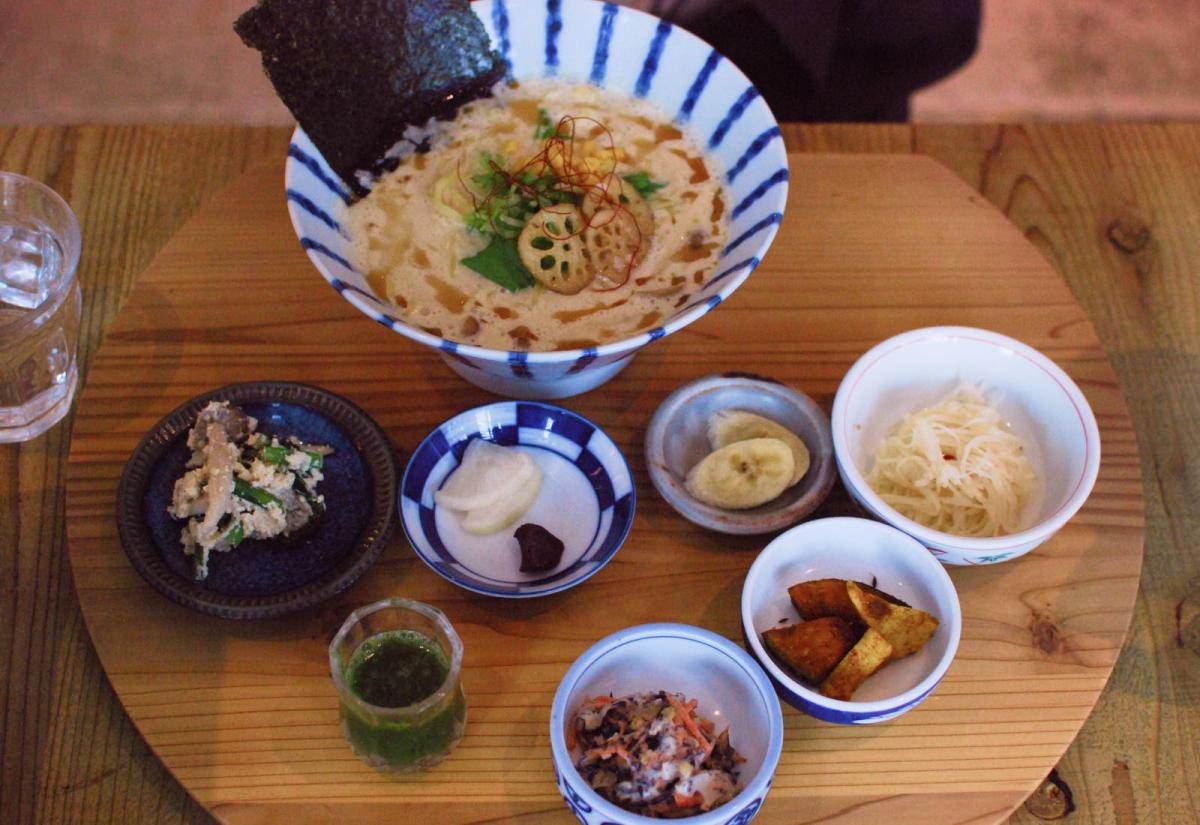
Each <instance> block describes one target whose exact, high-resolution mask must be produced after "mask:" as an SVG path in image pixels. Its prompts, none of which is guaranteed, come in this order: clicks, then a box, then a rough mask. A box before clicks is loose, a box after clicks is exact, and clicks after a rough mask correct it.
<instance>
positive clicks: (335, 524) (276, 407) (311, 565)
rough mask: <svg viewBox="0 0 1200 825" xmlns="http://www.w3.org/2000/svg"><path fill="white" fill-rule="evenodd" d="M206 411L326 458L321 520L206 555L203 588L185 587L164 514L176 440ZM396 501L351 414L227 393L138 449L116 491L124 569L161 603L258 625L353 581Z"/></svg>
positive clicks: (283, 388) (384, 463)
mask: <svg viewBox="0 0 1200 825" xmlns="http://www.w3.org/2000/svg"><path fill="white" fill-rule="evenodd" d="M212 400H227V401H230V402H232V403H234V404H236V405H238V406H239V407H241V408H242V409H243V410H245V411H246V413H247V414H248V415H251V416H253V417H255V418H257V419H258V429H259V431H260V432H263V433H266V434H267V435H278V436H281V437H282V436H287V435H294V436H297V437H299V438H300V439H302V440H304V441H306V442H309V443H313V444H328V445H329V446H331V447H333V449H334V452H333V454H332V455H330V456H328V457H327V458H326V460H325V465H324V473H325V478H324V480H323V481H322V482H321V486H320V492H321V493H323V494H324V496H325V502H326V508H327V509H326V512H325V513H323V514H322V515H321V516H320V517H319V518H318V519H317V520H316V521H315V522H314V523H313V525H312V526H311V527H310V528H309V529H307V530H305V531H303V532H302V533H300V534H298V535H296V536H293V537H289V538H279V539H271V540H266V541H253V540H249V541H245V542H243V543H242V544H241V545H239V546H238V547H237V548H236V549H235V550H232V551H230V552H228V553H216V554H213V556H212V558H211V560H210V561H209V573H208V577H207V578H206V579H204V581H196V580H195V578H194V577H193V573H192V569H193V568H192V559H191V557H190V556H187V555H185V554H184V552H183V548H182V545H181V544H180V541H179V534H180V530H181V529H182V527H183V522H182V521H178V520H176V519H174V518H172V517H171V516H170V515H168V514H167V505H168V504H169V503H170V500H171V493H172V490H173V488H174V485H175V479H177V478H179V477H180V476H181V475H182V474H183V472H184V464H185V462H186V461H187V459H188V456H189V454H190V452H189V450H188V448H187V445H186V441H187V432H188V430H189V429H190V428H191V426H192V424H193V422H194V421H195V418H196V414H197V413H198V412H199V411H200V410H201V409H202V408H203V407H204V406H205V405H206V404H207V403H208V402H209V401H212ZM395 497H396V463H395V456H394V455H393V452H392V447H391V444H390V442H389V441H388V438H387V435H386V434H385V433H384V432H383V430H381V429H380V428H379V426H378V425H377V424H375V422H374V421H372V420H371V419H370V418H369V417H368V416H367V415H366V413H364V412H363V411H362V410H361V409H359V408H358V407H356V406H355V405H353V404H351V403H350V402H349V401H346V400H345V399H344V398H340V397H339V396H336V395H334V394H333V393H330V392H326V391H325V390H322V389H318V388H317V387H311V386H306V385H304V384H291V383H282V382H259V383H253V384H233V385H230V386H228V387H222V388H221V389H219V390H214V391H213V392H209V393H205V394H204V395H201V396H198V397H197V398H194V399H193V400H191V401H189V402H188V403H186V404H184V405H183V406H181V407H179V408H177V409H176V410H174V411H173V412H171V413H170V414H169V415H168V416H167V417H166V418H164V419H162V420H161V421H160V422H158V424H156V425H155V426H154V428H153V429H152V430H151V431H150V432H149V433H148V434H147V435H146V437H145V438H143V439H142V442H141V443H140V444H139V445H138V447H137V449H136V450H134V452H133V455H132V456H131V457H130V459H129V463H128V464H127V465H126V467H125V473H124V475H123V476H122V478H121V484H120V486H119V487H118V490H117V523H118V527H119V529H120V534H121V542H122V544H123V545H124V546H125V552H126V553H127V554H128V556H129V559H130V561H131V562H132V563H133V566H134V567H135V568H136V569H137V571H138V572H139V573H140V574H141V575H142V577H143V578H145V579H146V581H148V582H149V583H150V584H151V585H153V586H154V588H155V589H157V590H158V591H159V592H160V593H162V594H163V595H165V596H167V597H168V598H169V599H171V600H173V601H175V602H178V603H179V604H182V605H185V606H187V607H191V608H194V609H196V610H200V611H202V612H204V613H211V614H213V615H217V616H223V617H226V618H239V619H249V618H266V617H270V616H279V615H283V614H285V613H290V612H293V611H296V610H301V609H303V608H305V607H309V606H311V605H313V604H316V603H317V602H320V601H322V600H324V599H326V598H329V597H330V596H332V595H334V594H335V593H339V592H341V591H342V590H344V589H346V588H347V587H349V586H350V585H351V584H352V583H353V582H354V581H355V580H356V579H357V578H358V577H359V576H361V575H362V574H363V572H364V571H365V570H366V569H367V568H368V567H369V566H370V565H371V564H372V562H374V561H375V559H376V558H377V557H378V556H379V553H380V552H381V551H382V550H383V547H384V545H385V544H386V542H387V538H388V536H389V535H390V533H391V531H392V528H393V514H394V510H395Z"/></svg>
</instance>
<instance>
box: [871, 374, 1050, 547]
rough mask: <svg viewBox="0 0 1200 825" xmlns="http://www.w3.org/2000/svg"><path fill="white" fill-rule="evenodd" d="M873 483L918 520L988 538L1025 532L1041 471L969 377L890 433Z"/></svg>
mask: <svg viewBox="0 0 1200 825" xmlns="http://www.w3.org/2000/svg"><path fill="white" fill-rule="evenodd" d="M867 483H868V484H869V485H871V489H873V490H874V491H875V492H876V493H878V494H879V496H880V498H882V499H883V500H884V501H885V502H887V504H888V505H890V506H891V507H893V508H895V509H896V511H897V512H899V513H900V514H901V515H903V516H904V517H906V518H909V519H912V520H913V521H915V522H917V523H918V524H922V525H924V526H926V527H931V528H933V529H934V530H940V531H941V532H944V533H952V534H954V535H958V536H971V537H990V536H1000V535H1004V534H1007V533H1015V532H1017V531H1018V530H1020V529H1021V513H1022V510H1023V509H1024V507H1025V504H1026V502H1028V501H1029V498H1030V496H1031V495H1032V494H1033V491H1034V488H1035V485H1036V484H1037V474H1036V473H1035V472H1034V469H1033V464H1032V462H1031V461H1030V460H1029V457H1028V456H1027V455H1026V454H1025V445H1024V443H1023V442H1022V441H1021V439H1020V438H1018V437H1017V436H1015V435H1013V434H1012V433H1011V432H1010V431H1009V428H1008V426H1007V425H1006V424H1005V422H1004V421H1003V420H1002V419H1001V417H1000V413H999V412H997V411H996V409H995V407H993V406H991V405H989V404H988V401H987V399H986V398H985V397H984V394H983V392H982V391H981V390H980V389H979V388H978V387H976V386H974V385H972V384H969V383H967V382H965V381H963V382H961V383H960V384H959V386H958V387H957V388H956V389H955V390H954V392H952V393H951V394H950V395H949V396H947V397H946V398H944V399H942V400H941V401H940V402H938V403H937V404H935V405H934V406H932V407H927V408H926V409H923V410H919V411H917V412H914V413H911V414H909V415H908V416H906V417H905V418H904V420H903V421H901V422H900V425H899V426H898V427H896V429H895V430H893V431H892V432H891V433H890V434H889V435H888V436H887V437H886V438H884V440H883V444H882V445H881V446H880V448H879V451H878V452H876V453H875V463H874V465H873V466H872V467H871V471H870V473H869V474H868V475H867Z"/></svg>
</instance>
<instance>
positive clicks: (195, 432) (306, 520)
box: [167, 401, 333, 580]
mask: <svg viewBox="0 0 1200 825" xmlns="http://www.w3.org/2000/svg"><path fill="white" fill-rule="evenodd" d="M257 427H258V421H257V420H256V419H254V418H253V417H251V416H249V415H246V413H245V412H243V411H242V410H241V409H239V408H238V407H236V406H234V405H232V404H230V403H229V402H228V401H212V402H210V403H209V404H208V406H206V407H205V408H204V409H203V410H201V411H200V413H199V414H198V415H197V416H196V423H195V425H194V426H193V427H192V429H191V430H190V431H189V432H188V438H187V446H188V449H190V450H191V451H192V455H191V457H190V458H189V459H188V462H187V468H188V469H187V471H186V472H185V473H184V474H183V475H182V476H181V477H180V478H178V479H177V480H176V481H175V489H174V494H173V495H172V497H171V504H170V505H169V506H168V508H167V512H168V513H169V514H170V515H171V516H172V517H173V518H177V519H186V520H187V523H186V524H184V526H183V530H182V531H181V533H180V540H181V542H182V543H183V551H184V552H185V553H187V554H188V555H189V556H192V558H193V561H194V565H195V576H196V579H197V580H203V579H205V578H207V576H208V565H209V561H210V559H211V558H212V553H213V552H228V551H230V550H232V549H233V548H235V547H237V546H238V545H239V544H241V543H242V542H243V541H245V540H246V539H270V538H275V537H277V536H289V535H292V534H294V533H296V532H297V531H299V530H301V529H303V528H304V527H306V526H308V525H309V524H310V523H312V521H313V519H314V518H316V517H317V516H318V515H320V514H321V513H322V512H324V510H325V497H324V496H323V495H321V494H320V493H319V492H318V491H317V485H318V484H319V483H320V482H321V480H322V479H323V478H324V474H323V473H322V471H321V469H322V467H323V466H324V463H325V457H326V456H328V455H330V454H331V453H332V452H333V449H332V448H331V447H328V446H325V445H321V444H306V443H304V442H302V441H301V440H300V439H298V438H295V437H293V436H287V437H285V438H283V439H280V438H279V437H277V436H267V435H265V434H264V433H260V432H257Z"/></svg>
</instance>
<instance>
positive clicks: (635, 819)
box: [550, 624, 783, 825]
mask: <svg viewBox="0 0 1200 825" xmlns="http://www.w3.org/2000/svg"><path fill="white" fill-rule="evenodd" d="M657 690H666V691H677V692H680V693H683V694H684V695H685V696H687V697H688V698H689V699H696V700H697V701H698V705H697V709H696V712H697V713H698V714H699V715H700V716H703V717H706V718H708V719H711V720H712V721H713V723H715V724H716V727H717V730H718V731H720V730H723V729H725V728H728V729H729V742H730V744H731V745H733V747H734V749H735V750H737V752H738V753H740V754H741V755H742V756H743V757H745V759H746V761H745V762H744V763H742V765H741V767H740V770H739V773H738V780H739V782H740V784H741V790H740V791H739V792H738V795H737V796H735V797H734V798H733V799H731V800H730V801H729V802H726V803H725V804H724V805H721V806H719V807H717V808H714V809H713V810H711V811H708V812H707V813H703V814H698V815H696V816H691V817H688V818H687V821H688V822H690V823H694V824H695V825H746V823H748V822H749V821H750V820H751V819H753V818H754V817H755V815H756V814H757V813H758V811H759V809H760V808H762V805H763V801H764V800H765V799H766V796H767V791H768V789H770V787H771V781H772V779H773V778H774V776H775V766H776V765H777V764H778V763H779V755H780V753H781V752H782V750H783V713H782V712H781V711H780V708H779V700H778V699H777V698H776V696H775V691H774V689H773V688H772V687H771V682H770V681H769V680H768V679H767V677H766V675H765V674H764V673H763V671H762V668H760V667H759V666H758V665H757V664H756V663H755V661H754V660H753V659H752V658H751V657H750V656H749V655H748V654H747V653H746V651H744V650H742V649H741V648H740V647H738V646H737V645H736V644H734V643H733V642H731V641H729V640H728V639H726V638H725V637H724V636H719V635H717V634H716V633H713V632H711V631H709V630H703V629H701V628H699V627H692V626H690V625H685V624H646V625H639V626H637V627H631V628H627V629H626V630H621V631H619V632H617V633H614V634H612V635H611V636H607V637H605V638H604V639H601V640H600V641H598V642H596V644H594V645H592V646H591V647H589V648H588V649H587V650H586V651H584V652H583V654H582V655H581V656H580V657H579V658H578V659H576V660H575V663H574V664H573V665H571V668H570V669H569V670H568V671H567V673H566V675H565V676H563V679H562V682H560V683H559V686H558V691H557V692H556V693H555V694H554V703H553V704H552V705H551V707H550V750H551V756H552V757H553V760H554V774H555V780H556V783H557V785H558V790H559V792H560V793H561V794H562V795H563V799H564V800H566V803H567V807H568V808H570V809H571V812H572V813H574V814H575V816H576V817H577V818H578V819H579V821H580V822H582V823H584V825H602V823H604V824H605V825H649V823H654V822H661V821H662V820H659V819H651V818H649V817H645V816H639V815H637V814H633V813H630V812H629V811H627V810H625V809H624V808H621V807H619V806H617V805H614V804H613V803H611V802H609V801H608V800H606V799H604V798H603V797H602V796H600V794H598V793H596V792H595V791H594V790H592V788H591V787H590V786H589V785H588V783H587V782H584V781H583V778H582V777H580V775H579V772H578V771H577V770H576V769H575V759H576V758H577V757H578V755H579V754H578V753H572V752H571V751H570V750H569V749H568V748H567V729H568V726H569V725H570V724H571V721H572V719H573V718H574V715H575V711H576V710H577V709H578V708H579V706H580V705H581V704H583V702H584V700H586V699H590V698H591V697H593V696H600V695H604V694H610V693H611V694H612V695H613V696H625V695H628V694H630V693H639V692H643V691H657Z"/></svg>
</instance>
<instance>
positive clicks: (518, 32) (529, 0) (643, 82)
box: [285, 0, 788, 398]
mask: <svg viewBox="0 0 1200 825" xmlns="http://www.w3.org/2000/svg"><path fill="white" fill-rule="evenodd" d="M471 6H472V9H473V10H474V11H475V13H476V14H477V15H478V16H479V17H480V19H481V20H482V21H483V23H484V26H485V27H486V28H487V31H488V33H489V34H490V35H491V38H492V43H493V46H494V48H495V49H496V50H497V51H498V52H499V53H500V55H501V56H502V57H503V59H504V61H505V64H506V66H507V67H508V70H509V73H510V76H512V77H513V78H516V79H523V78H537V77H547V76H555V77H561V78H564V79H570V80H577V81H580V82H583V83H591V84H593V85H595V86H599V87H602V88H606V89H614V90H618V91H623V92H626V93H629V94H632V95H634V96H635V97H639V98H644V99H646V100H648V101H650V102H651V103H653V104H655V105H657V106H658V108H659V109H661V110H662V111H664V112H666V113H668V115H670V116H672V117H673V119H674V122H675V123H676V124H679V125H680V126H682V127H684V128H686V129H689V130H690V131H691V132H692V134H694V135H695V136H696V137H697V139H698V140H699V141H700V142H701V144H702V145H703V146H704V147H705V148H706V149H707V150H708V152H709V154H710V155H711V156H713V157H715V158H716V159H717V160H718V161H719V163H720V165H721V167H722V168H723V169H724V170H725V172H724V174H725V183H726V186H727V187H728V190H729V194H730V195H731V197H732V203H733V204H734V206H733V208H732V210H731V212H730V220H731V225H730V238H731V240H730V242H729V244H728V245H727V246H726V247H725V249H724V251H723V253H722V255H721V258H720V260H719V262H718V264H717V266H716V267H715V268H714V269H713V271H712V273H711V274H710V275H709V278H708V281H707V282H706V283H705V284H704V285H703V286H702V287H701V289H700V290H699V291H698V292H697V293H696V294H695V295H694V296H693V300H692V301H691V303H689V304H687V305H686V306H684V307H682V308H680V309H679V310H678V311H677V312H676V313H675V314H674V315H673V316H671V317H669V318H667V319H666V321H664V322H663V324H662V325H661V326H659V327H656V328H654V329H652V330H649V331H648V332H642V333H638V334H637V335H634V336H632V337H630V338H626V339H623V340H619V341H613V342H610V343H607V344H603V345H601V346H598V347H588V348H586V349H574V350H563V351H557V352H526V351H505V350H494V349H485V348H483V347H474V346H467V345H463V344H458V343H456V342H454V341H448V340H446V339H443V338H439V337H438V336H435V335H431V334H430V333H428V332H425V331H424V330H422V329H419V328H418V327H416V326H414V325H412V324H409V323H408V322H406V321H404V320H402V319H400V318H399V317H398V316H397V315H396V314H395V312H394V308H393V307H392V306H391V305H390V304H389V303H388V302H387V300H386V299H385V298H384V297H383V296H379V295H376V294H375V293H374V291H373V290H372V288H371V286H370V285H369V284H368V283H367V279H366V276H365V273H362V272H359V271H357V270H356V269H355V268H354V267H353V266H352V265H351V263H350V255H349V248H350V240H349V238H348V237H347V234H346V232H347V230H346V229H345V228H344V227H343V226H341V224H340V222H339V221H338V219H337V215H338V213H339V210H340V209H341V208H342V207H343V206H344V204H345V203H346V202H347V201H348V200H349V198H350V194H349V191H348V190H347V188H346V187H345V185H344V184H343V183H342V182H341V181H339V180H338V178H337V176H336V175H334V174H333V172H331V171H330V169H329V166H328V165H327V164H326V163H325V161H324V159H323V158H322V157H321V155H320V153H319V152H317V150H316V148H315V147H314V146H313V144H312V142H311V141H310V140H309V139H308V136H307V135H305V134H304V132H303V131H302V130H300V129H297V130H296V132H295V134H294V135H293V136H292V143H291V146H290V147H289V149H288V161H287V167H286V177H285V181H286V186H287V198H288V211H289V214H290V215H291V219H292V225H293V226H294V227H295V230H296V235H297V236H298V237H299V239H300V243H301V245H302V246H303V247H304V249H305V250H306V251H307V252H308V256H309V258H310V259H311V260H312V262H313V264H314V265H315V266H316V267H317V269H318V270H319V271H320V273H321V274H322V275H323V276H324V277H325V280H327V281H329V283H330V284H331V285H332V286H333V287H334V289H336V290H337V291H338V292H340V293H341V294H342V296H343V297H344V298H345V299H346V300H347V301H349V302H350V303H351V304H353V305H354V306H356V307H357V308H358V309H360V310H361V311H362V312H363V313H365V314H366V315H367V316H368V317H369V318H371V319H373V320H375V321H377V322H379V323H381V324H383V325H384V326H386V327H388V328H389V329H392V330H395V331H396V332H399V333H400V334H401V335H404V336H406V337H408V338H411V339H412V340H414V341H417V342H419V343H421V344H424V345H426V346H429V347H432V348H434V349H436V350H438V351H439V353H440V354H441V355H442V358H443V359H444V360H445V361H446V363H447V364H448V365H449V366H450V368H451V369H453V370H454V371H455V372H456V373H458V374H459V375H460V376H462V377H463V378H465V379H466V380H467V381H470V382H471V383H473V384H475V385H477V386H480V387H483V388H484V389H486V390H490V391H492V392H495V393H499V394H501V395H506V396H511V397H515V398H565V397H567V396H571V395H576V394H578V393H581V392H586V391H587V390H590V389H593V388H594V387H597V386H599V385H600V384H602V383H604V382H605V381H607V380H608V379H610V378H612V377H613V376H614V375H616V374H617V373H618V372H620V370H621V369H622V368H624V367H625V366H626V365H627V364H628V363H629V361H630V359H631V358H632V357H633V355H634V353H636V352H637V351H638V350H639V349H641V348H642V347H644V346H646V345H647V344H649V343H650V342H651V341H655V340H657V339H659V338H662V337H663V336H665V335H669V334H670V333H672V332H675V331H677V330H679V329H682V328H683V327H685V326H687V325H688V324H690V323H691V322H693V321H695V320H696V319H698V318H700V317H701V316H703V315H705V314H706V313H708V312H711V311H712V310H714V309H716V308H717V306H719V305H720V303H721V302H722V301H724V300H725V299H726V298H728V297H729V296H730V295H731V294H732V293H733V291H734V290H735V289H737V288H738V286H740V285H741V283H742V282H743V281H744V280H746V278H747V277H748V276H749V275H750V273H751V272H752V271H753V270H754V268H755V267H756V266H758V263H759V261H761V260H762V258H763V256H764V255H765V254H766V251H767V249H768V247H770V245H771V242H772V241H773V240H774V238H775V234H776V232H777V231H778V228H779V224H780V222H781V221H782V220H783V210H784V205H785V204H786V202H787V188H788V184H787V180H788V168H787V154H786V152H785V150H784V146H783V139H782V136H781V135H780V131H779V125H778V124H777V123H776V121H775V118H774V116H773V115H772V114H771V110H770V109H769V108H768V106H767V104H766V103H765V102H764V101H763V99H762V98H761V97H760V96H759V93H758V91H757V90H756V89H755V88H754V86H753V84H751V83H750V81H749V80H748V79H747V78H746V76H745V75H744V74H743V73H742V72H741V71H740V70H739V69H738V68H737V67H736V66H734V65H733V64H732V63H730V62H729V61H728V60H726V59H724V58H722V56H721V55H720V54H718V53H717V52H716V50H714V49H713V48H712V47H711V46H709V45H708V44H707V43H705V42H704V41H702V40H700V39H699V38H697V37H695V36H694V35H692V34H690V33H689V32H687V31H685V30H684V29H681V28H679V27H677V26H673V25H672V24H671V23H668V22H666V21H664V20H659V19H658V18H656V17H653V16H651V15H648V14H645V13H642V12H639V11H636V10H633V9H628V8H622V7H620V6H617V5H615V4H613V3H600V2H595V0H479V2H475V3H472V4H471Z"/></svg>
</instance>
